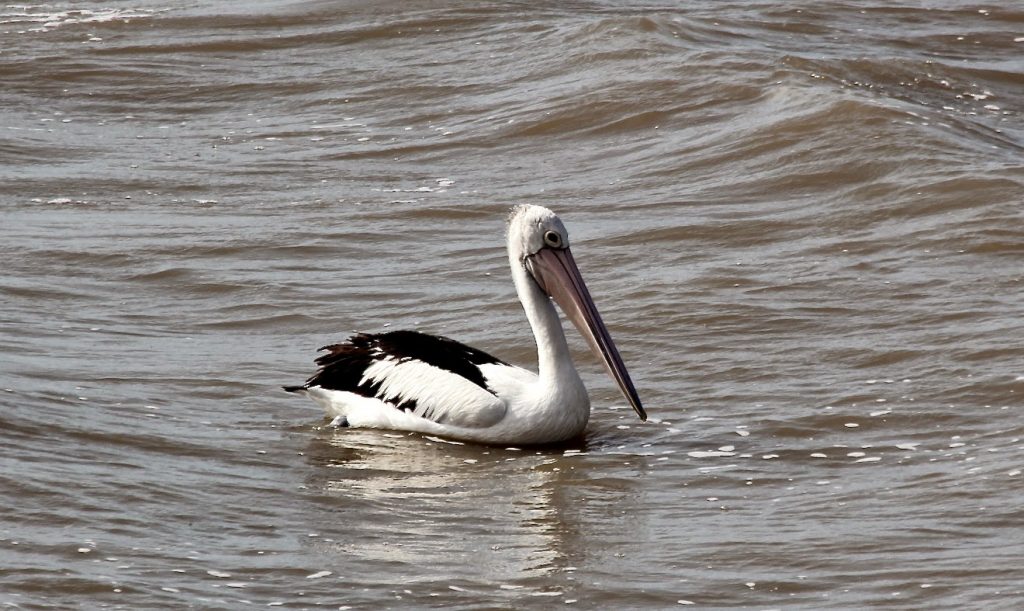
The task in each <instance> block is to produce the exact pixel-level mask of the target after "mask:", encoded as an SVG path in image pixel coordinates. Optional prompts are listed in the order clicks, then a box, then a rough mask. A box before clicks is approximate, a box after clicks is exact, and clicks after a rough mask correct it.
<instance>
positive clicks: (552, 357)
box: [284, 205, 647, 445]
mask: <svg viewBox="0 0 1024 611" xmlns="http://www.w3.org/2000/svg"><path fill="white" fill-rule="evenodd" d="M508 258H509V263H510V264H511V267H512V279H513V281H514V282H515V286H516V291H517V292H518V294H519V300H520V301H521V302H522V304H523V309H524V310H526V318H527V319H528V320H529V322H530V327H531V328H532V329H533V335H534V338H535V339H536V341H537V365H538V372H537V373H536V374H535V373H533V372H531V371H528V370H526V369H523V368H521V367H516V366H514V365H509V364H508V363H506V362H504V361H502V360H500V359H497V358H495V357H493V356H491V355H489V354H487V353H486V352H482V351H480V350H477V349H475V348H471V347H469V346H466V345H464V344H461V343H459V342H456V341H454V340H451V339H448V338H446V337H438V336H432V335H427V334H424V333H419V332H417V331H392V332H389V333H380V334H365V333H360V334H357V335H354V336H352V337H351V338H349V339H348V340H347V341H346V342H344V343H341V344H334V345H330V346H325V347H323V348H321V349H320V350H321V351H326V354H323V355H321V356H320V357H319V358H317V359H316V364H317V365H319V369H318V370H317V371H316V373H314V374H313V375H312V377H310V378H309V379H308V380H306V382H305V384H303V385H301V386H285V387H284V389H285V390H287V391H289V392H294V393H299V394H304V395H306V396H308V397H309V398H310V399H312V400H313V401H315V402H316V403H317V404H319V405H320V406H321V407H322V408H323V409H324V411H325V412H326V414H327V416H328V417H332V418H333V421H334V423H335V424H336V425H338V426H348V427H363V428H377V429H391V430H402V431H414V432H418V433H425V434H428V435H437V436H440V437H445V438H448V439H455V440H461V441H470V442H477V443H484V444H522V445H526V444H545V443H556V442H560V441H566V440H569V439H573V438H575V437H578V436H580V435H581V434H582V433H583V431H584V429H585V428H586V426H587V420H588V419H589V417H590V398H589V397H588V396H587V389H586V388H584V386H583V381H582V380H581V379H580V376H579V374H578V373H577V372H576V367H575V366H574V365H573V362H572V358H571V356H570V354H569V345H568V344H567V343H566V341H565V333H564V332H563V331H562V323H561V321H560V320H559V318H558V313H557V312H556V311H555V307H554V305H553V304H552V299H554V301H555V302H556V303H558V305H559V307H561V309H562V312H564V313H565V315H566V316H567V317H568V318H569V320H571V321H572V322H573V324H574V325H575V326H576V328H577V329H578V330H579V332H580V334H582V335H583V337H584V338H586V340H587V343H588V344H589V345H590V349H591V350H592V351H593V352H594V354H595V355H596V356H597V357H598V358H599V359H601V361H602V362H603V363H604V366H605V368H606V369H607V371H608V373H609V374H610V375H611V377H612V378H613V379H614V380H615V382H616V383H617V384H618V386H619V389H620V390H621V391H622V394H623V396H624V397H625V398H626V400H627V401H629V404H630V405H631V406H633V409H634V410H635V411H636V413H637V415H638V416H639V417H640V420H647V413H646V412H645V411H644V408H643V406H642V405H641V404H640V397H639V396H637V392H636V388H634V386H633V381H632V380H631V379H630V377H629V373H628V372H627V371H626V366H625V365H624V364H623V362H622V357H621V356H619V351H618V350H617V349H616V348H615V344H614V343H613V342H612V338H611V336H610V335H609V333H608V329H607V328H606V327H605V325H604V322H603V321H602V320H601V315H600V314H598V312H597V307H595V306H594V302H593V300H592V299H591V297H590V292H589V291H588V290H587V287H586V285H585V284H584V283H583V277H582V276H581V275H580V271H579V269H578V268H577V267H576V262H575V260H574V259H573V256H572V252H571V251H570V250H569V234H568V232H567V231H566V230H565V225H563V224H562V221H561V219H559V218H558V216H556V215H555V213H554V212H552V211H551V210H548V209H547V208H543V207H541V206H529V205H523V206H516V207H514V208H513V209H512V211H511V214H510V215H509V218H508Z"/></svg>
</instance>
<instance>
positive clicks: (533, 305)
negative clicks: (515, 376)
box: [509, 253, 579, 384]
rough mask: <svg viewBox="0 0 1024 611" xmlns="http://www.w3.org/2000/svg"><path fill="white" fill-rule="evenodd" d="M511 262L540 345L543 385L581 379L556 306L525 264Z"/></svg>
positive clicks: (538, 345)
mask: <svg viewBox="0 0 1024 611" xmlns="http://www.w3.org/2000/svg"><path fill="white" fill-rule="evenodd" d="M509 262H510V264H511V266H512V279H513V281H514V282H515V285H516V292H518V293H519V301H521V302H522V304H523V309H524V310H526V318H527V320H529V321H530V327H531V328H532V329H533V337H534V339H535V340H536V341H537V373H538V375H539V376H540V379H541V382H542V383H544V384H556V383H557V382H558V381H560V380H565V379H578V378H579V374H578V373H576V368H575V367H574V366H573V363H572V358H571V356H570V354H569V344H568V343H567V342H566V341H565V332H564V331H563V330H562V322H561V320H559V318H558V312H556V311H555V304H553V303H552V302H551V299H550V298H549V297H548V296H547V295H546V294H544V292H543V291H541V290H540V287H539V286H537V283H536V282H535V281H534V280H533V278H531V277H530V275H529V274H528V273H527V271H526V268H525V267H524V266H523V262H522V261H520V260H519V259H518V258H517V257H516V256H515V255H513V254H512V253H509Z"/></svg>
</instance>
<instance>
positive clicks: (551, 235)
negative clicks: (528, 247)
mask: <svg viewBox="0 0 1024 611" xmlns="http://www.w3.org/2000/svg"><path fill="white" fill-rule="evenodd" d="M544 243H545V244H547V245H548V246H550V247H552V248H561V247H562V236H560V235H558V232H557V231H545V232H544Z"/></svg>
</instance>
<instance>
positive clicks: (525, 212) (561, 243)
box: [508, 205, 647, 420]
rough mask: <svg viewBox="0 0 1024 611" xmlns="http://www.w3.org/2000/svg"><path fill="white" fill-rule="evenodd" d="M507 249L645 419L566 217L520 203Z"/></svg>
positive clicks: (511, 220) (511, 222) (514, 211)
mask: <svg viewBox="0 0 1024 611" xmlns="http://www.w3.org/2000/svg"><path fill="white" fill-rule="evenodd" d="M508 251H509V258H510V259H511V260H512V264H513V265H522V266H523V268H524V269H525V270H526V273H527V275H528V276H529V277H530V278H532V279H533V280H534V282H536V283H537V286H538V287H540V290H541V291H543V292H544V294H546V295H547V296H548V297H551V298H552V299H554V300H555V303H557V304H558V306H559V307H560V308H561V309H562V312H564V313H565V315H566V316H567V317H568V318H569V320H571V321H572V322H573V325H575V326H576V329H577V330H578V331H579V332H580V335H582V336H583V337H584V339H586V340H587V343H588V344H589V345H590V349H591V351H593V353H594V354H595V355H596V356H597V357H598V358H599V359H601V362H602V363H603V364H604V366H605V369H607V370H608V373H609V374H610V375H611V376H612V378H613V379H614V380H615V382H616V383H617V384H618V385H619V389H620V390H621V391H622V394H623V396H625V397H626V400H627V401H629V404H630V405H632V406H633V409H634V410H635V411H636V413H637V415H638V416H640V419H641V420H647V413H646V412H645V411H644V408H643V406H642V405H641V404H640V397H639V396H637V392H636V388H634V387H633V381H632V380H631V379H630V378H629V372H627V371H626V365H625V364H623V362H622V357H621V356H619V351H618V349H617V348H616V347H615V343H614V342H612V338H611V335H610V334H609V333H608V329H607V328H606V327H605V325H604V321H602V320H601V315H600V314H599V313H598V311H597V306H595V305H594V300H593V299H592V298H591V297H590V292H589V291H588V290H587V285H586V284H584V282H583V276H582V275H580V270H579V268H577V267H576V261H575V260H574V259H573V256H572V252H571V251H570V250H569V233H568V232H567V231H566V229H565V225H564V224H562V219H560V218H558V216H557V215H556V214H555V213H554V212H552V211H550V210H548V209H547V208H544V207H542V206H529V205H523V206H516V207H515V208H513V209H512V212H511V214H510V215H509V219H508Z"/></svg>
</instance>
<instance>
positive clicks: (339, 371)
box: [285, 331, 508, 410]
mask: <svg viewBox="0 0 1024 611" xmlns="http://www.w3.org/2000/svg"><path fill="white" fill-rule="evenodd" d="M320 350H326V351H327V354H323V355H320V356H319V357H318V358H317V359H316V364H317V365H319V366H320V369H319V370H318V371H317V372H316V373H315V374H313V375H312V376H311V377H310V378H309V379H308V380H306V383H305V384H304V385H303V386H288V387H285V390H288V391H291V392H294V391H297V390H301V389H303V388H309V387H310V386H320V387H322V388H328V389H331V390H344V391H348V392H354V393H357V394H360V395H363V396H364V397H378V398H379V394H378V393H379V392H380V387H381V383H380V382H370V381H366V382H363V381H362V380H363V375H364V373H365V372H366V370H367V368H369V367H370V365H372V364H373V363H375V362H377V361H379V360H381V359H385V358H392V359H398V360H399V361H408V360H413V359H415V360H418V361H422V362H424V363H427V364H429V365H433V366H434V367H438V368H440V369H445V370H447V371H450V372H452V373H454V374H455V375H458V376H461V377H463V378H465V379H467V380H469V381H470V382H472V383H474V384H476V385H477V386H480V387H481V388H483V389H485V390H487V391H488V392H493V391H491V389H490V388H487V382H486V380H484V376H483V373H481V371H480V368H479V365H484V364H498V365H507V364H508V363H505V362H504V361H502V360H500V359H498V358H495V357H493V356H491V355H490V354H487V353H486V352H483V351H482V350H477V349H476V348H471V347H470V346H467V345H465V344H461V343H459V342H457V341H455V340H452V339H448V338H447V337H439V336H436V335H427V334H426V333H420V332H418V331H391V332H388V333H375V334H370V333H359V334H356V335H353V336H352V337H350V338H349V339H348V341H346V342H345V343H341V344H332V345H330V346H324V347H323V348H321V349H320ZM395 407H397V408H399V409H403V410H414V409H416V400H415V399H405V400H403V401H401V402H400V403H397V404H396V405H395Z"/></svg>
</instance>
